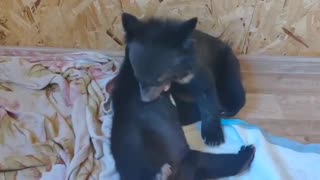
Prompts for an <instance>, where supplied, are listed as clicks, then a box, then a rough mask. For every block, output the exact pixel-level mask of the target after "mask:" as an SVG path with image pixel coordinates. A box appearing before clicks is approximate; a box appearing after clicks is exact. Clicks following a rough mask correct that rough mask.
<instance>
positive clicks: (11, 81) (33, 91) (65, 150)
mask: <svg viewBox="0 0 320 180" xmlns="http://www.w3.org/2000/svg"><path fill="white" fill-rule="evenodd" d="M111 59H112V58H111V57H109V56H108V55H106V54H103V53H98V52H88V51H81V52H64V51H61V52H60V51H58V50H56V51H54V50H51V51H37V50H27V49H0V180H16V179H23V180H26V179H28V180H32V179H72V180H73V179H79V180H81V179H110V178H111V179H113V178H117V174H116V172H115V169H114V162H113V159H112V157H111V154H110V149H109V144H110V142H109V139H108V137H109V136H110V134H108V132H110V127H111V122H110V119H111V118H110V116H111V113H110V112H111V111H110V105H109V102H108V100H109V93H108V91H107V90H106V85H107V84H108V83H109V82H110V81H111V80H112V79H113V78H114V77H115V75H116V73H117V69H118V68H117V67H118V66H119V64H118V63H117V61H113V60H111ZM109 88H111V87H109ZM106 121H108V122H106ZM104 132H107V133H104Z"/></svg>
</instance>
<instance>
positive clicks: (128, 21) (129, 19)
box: [121, 13, 140, 35]
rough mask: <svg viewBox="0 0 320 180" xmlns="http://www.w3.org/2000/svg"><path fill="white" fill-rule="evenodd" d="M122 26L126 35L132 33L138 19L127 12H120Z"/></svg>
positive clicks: (135, 28) (137, 23) (137, 24)
mask: <svg viewBox="0 0 320 180" xmlns="http://www.w3.org/2000/svg"><path fill="white" fill-rule="evenodd" d="M121 18H122V26H123V28H124V31H125V33H126V34H127V35H132V34H134V32H135V31H136V30H137V27H138V26H139V24H140V21H139V20H138V18H136V17H135V16H133V15H131V14H129V13H123V14H122V17H121Z"/></svg>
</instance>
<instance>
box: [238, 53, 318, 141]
mask: <svg viewBox="0 0 320 180" xmlns="http://www.w3.org/2000/svg"><path fill="white" fill-rule="evenodd" d="M240 59H241V61H240V62H241V67H242V76H243V80H244V84H245V88H246V90H247V92H248V94H247V103H246V106H245V108H244V109H243V110H242V111H241V112H240V113H239V114H238V115H237V117H238V118H241V119H244V120H246V121H248V122H250V123H253V124H257V125H259V126H261V127H263V128H264V129H265V130H266V131H268V132H270V133H272V134H274V135H278V136H284V137H288V138H290V139H294V140H297V141H300V142H303V143H320V58H304V57H272V56H266V57H261V56H260V57H252V56H251V57H240Z"/></svg>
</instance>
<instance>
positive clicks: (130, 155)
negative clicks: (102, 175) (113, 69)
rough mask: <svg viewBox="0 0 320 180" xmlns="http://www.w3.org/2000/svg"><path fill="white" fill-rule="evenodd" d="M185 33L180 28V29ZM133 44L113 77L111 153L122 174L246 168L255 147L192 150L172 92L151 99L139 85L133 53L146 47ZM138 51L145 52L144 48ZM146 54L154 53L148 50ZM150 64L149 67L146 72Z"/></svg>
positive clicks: (197, 175) (172, 179)
mask: <svg viewBox="0 0 320 180" xmlns="http://www.w3.org/2000/svg"><path fill="white" fill-rule="evenodd" d="M127 18H131V17H128V15H127V14H124V15H123V23H124V26H125V29H126V27H128V26H127V25H128V24H126V23H128V21H127V20H128V19H127ZM130 27H133V26H130ZM179 27H180V26H177V27H176V28H178V29H177V30H180V28H179ZM136 28H137V27H136ZM155 30H157V29H155ZM172 30H174V28H173V29H172ZM186 30H188V29H186ZM126 32H127V42H128V43H129V44H130V42H132V40H134V39H136V38H137V37H142V35H141V34H136V33H132V32H134V31H128V29H126ZM137 32H139V33H146V32H143V31H142V32H141V31H137ZM183 33H184V31H182V30H181V31H180V33H178V34H180V35H182V34H183ZM145 35H146V37H148V36H150V34H145ZM164 37H165V36H164ZM164 37H163V38H164ZM150 43H151V42H150ZM165 43H167V42H165ZM176 43H177V44H176ZM179 43H182V42H181V41H178V39H177V41H176V42H174V43H172V44H170V45H171V46H177V45H179ZM151 44H152V43H151ZM131 45H132V44H131ZM138 46H139V45H138ZM131 47H132V46H127V47H126V52H125V58H124V62H123V64H122V67H121V68H120V71H119V74H118V75H117V77H116V78H115V80H114V86H113V90H112V93H111V100H112V107H113V124H112V130H111V152H112V155H113V157H114V159H115V165H116V168H117V170H118V172H119V174H120V177H121V179H122V180H153V179H154V178H155V177H156V175H157V174H158V172H160V169H161V167H162V166H163V165H164V164H169V165H170V166H171V170H172V173H171V175H170V176H169V177H168V179H169V180H204V179H212V178H222V177H228V176H233V175H237V174H239V173H241V172H244V171H245V170H247V169H248V168H249V167H250V165H251V163H252V161H253V159H254V155H255V148H254V147H253V146H251V145H250V146H243V147H242V148H241V149H240V151H239V152H238V153H236V154H211V153H204V152H200V151H195V150H191V149H190V148H189V146H188V144H187V141H186V138H185V135H184V132H183V130H182V127H181V124H180V123H179V116H178V112H177V108H176V107H175V106H174V105H173V104H172V102H171V99H170V94H169V93H170V92H161V93H160V94H159V96H158V97H157V98H155V99H153V100H152V101H150V102H145V101H142V100H141V99H142V96H141V93H140V92H141V84H140V83H139V82H138V80H137V78H136V76H137V74H135V72H134V70H133V63H132V60H131V57H132V56H133V55H136V53H138V52H140V51H142V49H140V48H137V47H134V46H133V48H131ZM155 50H156V49H155ZM138 54H140V56H143V55H142V54H143V53H138ZM170 57H171V56H170ZM141 58H142V57H141ZM143 58H152V56H150V54H148V53H146V55H145V56H143ZM165 61H167V60H164V62H165ZM159 65H161V64H159ZM148 67H149V66H146V71H148ZM155 73H156V72H155ZM165 89H166V88H165Z"/></svg>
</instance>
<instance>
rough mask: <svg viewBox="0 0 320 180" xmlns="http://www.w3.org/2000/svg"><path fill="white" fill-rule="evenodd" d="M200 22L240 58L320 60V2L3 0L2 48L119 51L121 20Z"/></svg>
mask: <svg viewBox="0 0 320 180" xmlns="http://www.w3.org/2000/svg"><path fill="white" fill-rule="evenodd" d="M124 11H125V12H130V13H133V14H135V15H137V16H139V17H141V18H144V17H149V16H153V15H155V16H164V17H175V18H180V19H186V18H190V17H193V16H197V17H199V20H200V21H199V24H198V28H199V29H201V30H203V31H205V32H208V33H210V34H212V35H214V36H219V37H221V38H222V39H223V40H224V41H226V42H228V43H229V44H230V45H231V46H232V47H233V49H234V50H235V51H236V52H237V53H238V54H269V55H299V56H320V1H319V0H0V45H10V46H49V47H63V48H90V49H103V50H120V49H122V48H123V32H122V27H121V19H120V15H121V13H122V12H124Z"/></svg>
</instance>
